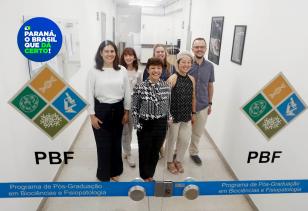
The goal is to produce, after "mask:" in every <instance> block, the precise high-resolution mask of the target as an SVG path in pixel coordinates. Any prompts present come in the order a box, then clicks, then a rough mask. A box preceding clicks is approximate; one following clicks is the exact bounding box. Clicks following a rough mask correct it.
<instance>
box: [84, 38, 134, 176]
mask: <svg viewBox="0 0 308 211" xmlns="http://www.w3.org/2000/svg"><path fill="white" fill-rule="evenodd" d="M95 63H96V65H95V68H93V69H91V70H90V72H89V75H88V101H89V104H90V106H89V109H88V110H89V114H90V118H91V124H92V128H93V132H94V136H95V141H96V147H97V160H98V167H97V173H96V177H97V178H98V179H99V180H100V181H110V179H111V180H113V181H119V176H120V175H121V174H122V172H123V162H122V153H121V150H122V146H121V137H122V130H123V124H125V123H127V121H128V110H129V109H130V100H131V98H130V87H129V83H128V77H127V71H126V69H125V68H124V67H122V66H120V65H119V57H118V53H117V47H116V45H115V44H114V43H113V42H112V41H109V40H106V41H103V42H102V43H101V44H100V46H99V48H98V50H97V53H96V56H95Z"/></svg>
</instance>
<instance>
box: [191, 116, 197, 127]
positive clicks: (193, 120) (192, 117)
mask: <svg viewBox="0 0 308 211" xmlns="http://www.w3.org/2000/svg"><path fill="white" fill-rule="evenodd" d="M195 122H196V115H195V114H193V115H191V124H192V125H194V124H195Z"/></svg>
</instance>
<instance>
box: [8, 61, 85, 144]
mask: <svg viewBox="0 0 308 211" xmlns="http://www.w3.org/2000/svg"><path fill="white" fill-rule="evenodd" d="M9 103H10V104H11V105H12V106H13V107H14V108H15V109H16V110H17V111H19V112H20V113H21V114H22V115H23V116H25V117H26V118H27V119H28V120H30V121H31V123H32V124H34V125H35V126H37V127H38V128H39V129H40V130H41V131H43V132H44V133H45V134H47V135H48V136H49V137H50V138H51V139H54V138H55V137H56V136H57V135H58V134H59V133H60V132H61V131H63V130H64V128H65V127H66V126H68V125H69V123H71V122H72V121H73V120H74V119H75V118H76V117H77V116H78V115H79V114H81V112H82V111H84V110H85V109H86V107H87V106H88V104H87V103H86V101H85V100H84V99H83V98H82V97H81V96H80V95H79V94H78V93H77V92H76V91H74V90H73V88H72V87H70V86H69V85H68V84H67V83H66V82H65V80H64V79H62V78H61V76H59V75H58V74H57V73H56V72H55V71H54V70H53V69H52V68H51V67H50V66H48V65H44V66H43V67H41V69H40V70H39V71H38V72H37V74H36V75H35V76H34V77H32V79H31V80H30V81H29V82H27V83H26V84H25V85H24V86H23V87H22V88H21V89H20V90H19V91H18V92H17V93H16V94H15V96H13V97H12V99H11V100H10V101H9Z"/></svg>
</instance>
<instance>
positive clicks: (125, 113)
mask: <svg viewBox="0 0 308 211" xmlns="http://www.w3.org/2000/svg"><path fill="white" fill-rule="evenodd" d="M127 123H128V111H124V115H123V118H122V124H123V125H124V124H127Z"/></svg>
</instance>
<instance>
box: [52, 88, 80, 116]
mask: <svg viewBox="0 0 308 211" xmlns="http://www.w3.org/2000/svg"><path fill="white" fill-rule="evenodd" d="M52 105H53V106H54V107H55V108H56V109H57V110H58V111H60V112H61V113H62V114H63V115H64V116H65V117H66V118H67V119H69V120H72V119H73V118H74V117H75V116H76V115H77V114H78V113H79V112H80V111H82V110H83V109H84V108H85V107H86V103H85V102H84V101H83V100H82V99H81V98H80V97H79V96H78V95H77V94H75V93H74V92H73V91H72V90H71V89H70V88H67V89H66V90H65V91H64V92H62V94H61V95H60V96H59V97H57V99H56V100H55V101H54V102H53V103H52Z"/></svg>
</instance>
